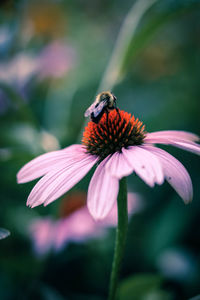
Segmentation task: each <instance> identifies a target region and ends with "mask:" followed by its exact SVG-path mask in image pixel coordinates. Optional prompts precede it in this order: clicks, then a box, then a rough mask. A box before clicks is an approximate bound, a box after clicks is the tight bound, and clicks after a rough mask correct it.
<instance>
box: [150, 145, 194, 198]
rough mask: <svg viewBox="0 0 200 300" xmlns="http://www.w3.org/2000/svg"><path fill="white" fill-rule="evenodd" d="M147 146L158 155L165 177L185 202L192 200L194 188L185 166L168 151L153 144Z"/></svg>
mask: <svg viewBox="0 0 200 300" xmlns="http://www.w3.org/2000/svg"><path fill="white" fill-rule="evenodd" d="M147 147H148V148H149V151H151V152H152V153H154V154H155V155H157V157H158V159H159V160H160V162H161V164H162V166H163V171H164V175H165V178H166V180H167V181H168V182H169V184H170V185H171V186H172V187H173V188H174V189H175V191H176V192H177V193H178V194H179V196H180V197H181V198H182V199H183V201H184V202H185V203H188V202H190V201H191V200H192V197H193V188H192V181H191V178H190V175H189V174H188V172H187V170H186V169H185V167H184V166H183V165H182V164H181V163H180V162H179V161H178V160H177V159H176V158H174V157H173V156H172V155H170V154H169V153H167V152H166V151H164V150H162V149H159V148H156V147H153V146H147Z"/></svg>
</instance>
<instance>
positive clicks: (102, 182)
mask: <svg viewBox="0 0 200 300" xmlns="http://www.w3.org/2000/svg"><path fill="white" fill-rule="evenodd" d="M109 158H110V156H108V157H107V158H105V159H104V160H103V161H102V162H101V163H100V164H99V166H98V167H97V169H96V171H95V172H94V175H93V176H92V179H91V181H90V184H89V188H88V200H87V206H88V209H89V211H90V213H91V215H92V216H93V217H94V219H96V220H101V219H103V218H105V217H106V216H107V215H108V213H109V212H110V211H111V209H112V207H113V205H114V203H115V201H116V199H117V194H118V190H119V180H118V179H117V178H116V177H113V176H110V174H109V172H106V168H105V165H106V163H107V161H108V160H109Z"/></svg>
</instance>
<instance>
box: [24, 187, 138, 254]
mask: <svg viewBox="0 0 200 300" xmlns="http://www.w3.org/2000/svg"><path fill="white" fill-rule="evenodd" d="M64 200H65V201H64V203H65V210H67V211H66V214H67V215H66V216H65V217H62V218H60V219H58V220H53V219H52V218H51V217H45V218H36V219H35V220H34V221H33V222H31V224H30V227H29V233H30V236H31V239H32V241H33V247H34V250H35V252H36V254H38V255H43V254H45V253H47V252H49V251H50V250H54V251H58V250H61V249H62V248H63V247H64V246H66V245H67V243H69V242H71V241H74V242H82V241H85V240H88V239H91V238H96V237H99V236H102V235H103V234H105V233H106V230H105V229H106V228H107V227H112V226H116V225H117V205H116V204H115V205H114V207H113V209H112V210H111V212H110V213H109V214H108V215H107V217H106V218H105V219H104V220H103V221H98V222H95V221H94V219H93V218H92V217H91V215H90V213H89V211H88V209H87V206H86V194H84V193H76V192H75V193H73V194H72V196H71V198H69V197H66V198H65V199H64ZM80 200H81V201H80ZM81 202H82V203H81ZM71 206H72V207H71ZM79 206H80V207H79ZM141 206H142V205H141V198H140V197H139V195H137V194H133V193H128V212H129V215H132V214H133V213H135V212H137V211H138V210H140V208H141ZM61 209H62V206H61Z"/></svg>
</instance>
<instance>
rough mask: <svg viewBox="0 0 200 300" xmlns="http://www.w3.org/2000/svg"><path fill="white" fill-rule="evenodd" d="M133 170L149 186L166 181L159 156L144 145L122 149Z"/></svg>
mask: <svg viewBox="0 0 200 300" xmlns="http://www.w3.org/2000/svg"><path fill="white" fill-rule="evenodd" d="M122 152H123V154H124V155H125V157H126V159H127V160H128V162H129V163H130V164H131V165H132V168H133V171H135V173H136V174H137V175H138V176H139V177H141V178H142V180H144V181H145V182H146V184H148V185H149V186H151V187H153V186H154V184H155V183H158V184H162V183H163V181H164V175H163V170H162V166H161V163H160V161H159V160H158V158H157V157H156V156H155V155H154V154H153V153H151V152H150V151H149V150H148V149H146V147H145V145H143V146H133V147H129V148H128V149H122Z"/></svg>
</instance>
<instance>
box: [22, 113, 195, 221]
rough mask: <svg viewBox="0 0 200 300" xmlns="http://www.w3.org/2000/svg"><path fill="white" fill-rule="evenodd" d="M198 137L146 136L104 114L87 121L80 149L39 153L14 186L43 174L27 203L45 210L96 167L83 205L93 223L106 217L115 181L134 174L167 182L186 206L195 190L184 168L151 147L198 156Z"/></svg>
mask: <svg viewBox="0 0 200 300" xmlns="http://www.w3.org/2000/svg"><path fill="white" fill-rule="evenodd" d="M198 140H199V138H198V136H197V135H195V134H192V133H189V132H184V131H158V132H153V133H147V132H145V130H144V126H143V125H142V122H140V121H139V120H138V119H135V118H134V116H131V114H128V113H127V112H124V111H122V110H119V111H117V110H115V109H114V110H112V111H110V112H109V114H108V117H107V115H106V113H104V115H103V116H102V118H101V119H100V121H99V123H97V124H96V123H94V122H92V121H90V122H89V123H88V126H87V127H86V128H85V132H84V134H83V140H82V145H72V146H69V147H67V148H65V149H63V150H59V151H54V152H50V153H47V154H43V155H41V156H39V157H37V158H35V159H33V160H32V161H31V162H29V163H28V164H26V165H25V166H24V167H23V168H22V169H21V170H20V171H19V173H18V174H17V180H18V183H24V182H27V181H31V180H33V179H36V178H38V177H41V176H43V178H42V179H40V181H39V182H38V183H37V184H36V185H35V187H34V188H33V190H32V191H31V193H30V195H29V197H28V200H27V205H28V206H30V207H35V206H38V205H40V204H44V205H45V206H46V205H48V204H49V203H51V202H53V201H54V200H56V199H57V198H59V197H60V196H62V195H63V194H64V193H66V192H67V191H69V190H70V189H71V188H72V187H73V186H74V185H75V184H76V183H77V182H79V181H80V180H81V179H82V178H83V177H84V176H85V175H86V174H87V173H88V171H89V170H90V169H91V168H92V167H93V166H94V165H95V164H98V165H97V168H96V170H95V172H94V175H93V176H92V179H91V181H90V184H89V189H88V196H87V206H88V209H89V211H90V213H91V215H92V216H93V217H94V218H95V219H96V220H99V219H103V218H105V217H106V216H107V215H108V213H109V212H110V211H111V209H112V207H113V205H114V203H115V201H116V199H117V195H118V190H119V180H120V179H121V178H123V177H125V176H128V175H130V174H131V173H133V172H135V173H136V174H137V175H138V176H139V177H140V178H141V179H142V180H143V181H144V182H145V183H146V184H147V185H149V186H150V187H153V186H154V185H155V184H156V183H157V184H162V183H163V182H164V180H165V179H166V180H167V181H168V182H169V184H171V186H172V187H173V188H174V189H175V190H176V192H177V193H178V194H179V195H180V197H181V198H182V199H183V201H184V202H185V203H188V202H189V201H191V200H192V196H193V188H192V182H191V179H190V176H189V174H188V172H187V171H186V169H185V168H184V166H183V165H182V164H181V163H180V162H179V161H178V160H177V159H176V158H174V157H173V156H171V155H170V154H169V153H167V152H166V151H164V150H162V149H160V148H157V147H155V146H154V144H167V145H173V146H176V147H179V148H183V149H185V150H188V151H191V152H194V153H196V154H199V153H200V145H198V144H196V143H195V141H198Z"/></svg>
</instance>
